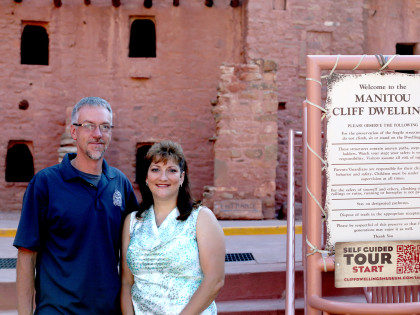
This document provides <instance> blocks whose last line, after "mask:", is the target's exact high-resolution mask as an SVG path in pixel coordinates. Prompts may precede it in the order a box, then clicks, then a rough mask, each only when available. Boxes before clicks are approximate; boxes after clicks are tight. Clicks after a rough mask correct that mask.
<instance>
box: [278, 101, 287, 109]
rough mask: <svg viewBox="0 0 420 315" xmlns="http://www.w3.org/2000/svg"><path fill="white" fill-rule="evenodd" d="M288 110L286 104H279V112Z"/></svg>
mask: <svg viewBox="0 0 420 315" xmlns="http://www.w3.org/2000/svg"><path fill="white" fill-rule="evenodd" d="M285 109H286V102H279V105H278V110H285Z"/></svg>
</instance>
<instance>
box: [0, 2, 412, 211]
mask: <svg viewBox="0 0 420 315" xmlns="http://www.w3.org/2000/svg"><path fill="white" fill-rule="evenodd" d="M227 2H228V1H226V0H214V6H213V7H212V8H208V7H206V6H205V5H204V4H203V1H183V2H182V5H181V6H179V7H174V6H173V5H172V1H154V2H153V6H152V8H150V9H146V8H144V7H143V6H142V5H139V1H138V0H125V1H122V2H121V6H119V7H118V8H115V7H113V6H112V4H111V1H109V0H95V1H92V3H91V4H90V5H89V6H87V5H85V4H84V2H83V1H81V0H80V1H76V0H68V1H63V6H62V7H60V8H55V7H54V6H52V5H51V3H52V2H51V1H47V0H30V1H22V2H20V3H16V2H14V1H12V0H10V1H1V2H0V39H1V40H0V52H1V56H3V59H2V61H0V99H1V100H2V101H1V105H0V114H1V115H0V117H2V127H3V128H2V132H1V133H0V157H1V158H2V160H3V165H5V162H4V161H5V159H6V154H7V149H8V144H9V141H10V140H23V141H26V142H31V143H32V144H33V148H32V149H31V152H32V154H33V157H34V166H35V171H36V172H37V171H39V170H40V169H42V168H45V167H47V166H50V165H53V164H55V163H57V159H58V158H59V153H58V151H57V150H58V149H59V147H60V145H65V146H67V145H69V143H68V141H67V140H62V139H61V136H62V135H63V133H69V125H70V121H69V117H70V115H69V113H67V114H66V112H69V110H71V108H72V106H73V105H74V103H75V102H77V101H78V100H79V99H80V98H82V97H84V96H88V95H98V96H102V97H104V98H106V99H107V100H109V101H110V103H111V105H113V109H114V124H115V126H116V128H115V130H114V132H113V141H112V142H111V145H110V147H109V149H108V152H107V153H106V158H107V160H108V162H109V163H110V164H111V165H113V166H116V167H118V168H120V169H121V170H122V171H123V172H124V173H125V174H126V175H127V176H128V177H129V178H130V180H131V181H132V182H134V177H135V164H136V160H135V152H136V147H137V145H138V144H139V143H143V142H146V143H149V142H154V141H159V140H162V139H165V138H169V139H172V140H175V141H179V142H180V143H181V144H182V146H183V148H184V150H185V153H186V155H187V158H188V162H189V167H190V177H191V182H192V184H193V193H194V196H195V197H196V198H197V199H200V198H201V195H202V193H203V191H204V188H203V187H204V186H206V185H216V186H217V187H219V188H220V187H231V182H232V183H233V182H235V181H236V182H239V181H238V180H234V178H235V176H238V178H241V179H242V178H244V179H247V181H252V178H256V177H259V176H260V175H259V172H260V171H261V169H260V165H256V164H255V162H257V161H258V162H260V163H261V162H263V161H265V160H266V158H267V156H269V157H270V162H272V163H275V162H274V161H273V160H272V159H273V154H275V153H273V152H274V151H275V150H274V149H271V148H274V147H271V145H274V144H273V137H272V136H271V134H272V133H271V131H270V133H267V131H265V128H266V126H270V127H269V128H272V124H273V123H276V124H277V128H278V131H277V135H278V136H277V138H278V139H277V146H278V149H277V160H278V163H277V167H276V168H275V170H276V188H275V200H276V203H275V211H276V212H278V211H279V210H280V208H281V205H282V203H283V202H284V201H285V200H286V199H287V181H286V178H287V153H288V152H287V151H288V148H287V130H288V129H289V128H293V129H295V130H302V126H301V123H302V121H301V117H302V114H301V104H302V100H304V99H305V93H306V80H305V78H306V56H307V55H311V54H314V55H321V54H327V55H329V54H332V55H335V54H341V55H362V54H376V53H378V52H381V53H382V54H389V55H393V54H395V52H396V44H397V43H418V42H420V32H419V31H418V30H419V29H420V28H419V25H418V24H419V23H420V22H419V21H420V10H419V9H418V5H416V1H387V3H386V5H383V1H382V0H381V1H380V0H354V1H348V0H294V1H283V0H274V1H271V0H252V1H241V5H240V6H239V7H237V8H232V7H230V6H229V5H227ZM325 8H328V9H327V10H326V9H325ZM343 8H345V10H343ZM331 12H334V14H331ZM136 16H141V17H148V16H150V17H151V18H153V19H155V21H156V29H157V34H158V36H157V38H156V46H157V57H156V58H128V57H127V55H128V51H127V50H128V42H129V29H130V24H129V23H130V19H132V18H133V17H136ZM28 21H31V22H28ZM215 21H217V23H215ZM32 22H33V23H34V24H40V25H43V26H45V27H46V29H47V32H48V34H49V39H50V46H49V65H48V66H40V65H21V64H20V39H21V32H22V26H23V25H24V24H25V23H32ZM389 25H392V27H391V28H390V27H389ZM174 38H176V40H174ZM322 74H327V72H325V71H324V72H323V73H322ZM222 75H225V77H224V79H223V81H222V80H221V76H222ZM241 76H242V77H241ZM260 76H261V78H259V77H260ZM241 78H242V79H244V80H241ZM254 79H258V80H254ZM245 80H248V81H245ZM218 85H219V87H218ZM216 97H217V100H218V101H217V102H214V101H213V100H215V99H216ZM23 100H26V101H27V102H28V105H29V106H28V107H27V109H26V110H23V109H24V108H25V107H22V106H21V108H22V109H19V104H20V103H21V102H22V101H23ZM210 102H211V104H209V103H210ZM280 104H284V105H281V106H280ZM212 105H213V106H212ZM247 109H250V111H251V112H252V113H251V112H247V111H246V110H247ZM213 115H214V116H213ZM238 117H239V118H241V120H236V119H237V118H238ZM235 120H236V121H235ZM254 123H258V124H259V125H260V126H261V127H262V128H261V129H258V128H255V125H254ZM241 124H242V125H243V127H242V128H241ZM233 125H234V127H232V126H233ZM209 139H211V141H209ZM214 140H216V141H214ZM296 140H297V141H296V144H297V147H296V151H295V156H296V163H295V168H296V184H297V191H296V196H295V197H296V200H297V201H299V200H301V195H302V190H301V188H302V186H303V183H302V179H301V174H302V171H301V170H302V168H301V161H302V150H303V148H302V146H300V144H299V139H296ZM254 144H261V149H262V150H263V152H264V153H263V155H262V156H261V158H260V160H259V159H250V158H247V157H246V156H244V153H243V152H244V150H246V149H248V148H254V146H253V145H254ZM267 146H269V148H270V149H269V150H265V149H263V148H265V147H267ZM66 150H67V149H66ZM233 150H235V152H241V156H238V154H236V153H235V154H231V153H232V152H233ZM226 152H229V153H228V154H226ZM216 160H219V161H223V162H224V163H225V168H223V169H221V168H220V167H219V166H220V165H221V164H220V162H216ZM254 168H255V171H254ZM244 170H245V171H246V172H248V174H246V175H241V174H240V173H241V172H242V173H243V172H244ZM4 172H5V167H3V169H0V200H3V202H2V208H4V209H0V210H5V211H11V210H19V209H20V206H19V205H20V203H21V196H22V194H23V192H24V190H25V188H26V185H27V183H8V182H6V181H5V174H4ZM216 172H217V176H215V175H216V174H215V173H216ZM223 172H227V175H223V174H222V173H223ZM270 176H271V175H270ZM215 178H217V180H216V179H215ZM229 178H232V180H231V182H229V181H228V179H229ZM222 179H223V182H221V181H222ZM258 180H259V179H258ZM220 185H221V186H220ZM237 185H238V187H237V189H239V190H238V191H236V192H234V193H233V195H234V198H237V199H245V198H248V199H253V198H255V196H254V195H253V192H252V191H253V190H252V189H248V187H247V186H246V183H245V184H242V183H239V184H237ZM218 194H219V191H217V192H215V193H214V194H213V195H212V196H214V198H222V197H221V196H219V195H218ZM207 195H208V193H207ZM265 204H270V203H263V206H262V207H263V209H265V207H266V206H265ZM17 205H18V206H17ZM269 207H271V206H269ZM270 209H272V208H270ZM270 211H271V210H270ZM270 211H268V210H267V209H265V210H264V211H263V212H264V216H265V218H268V216H267V215H266V214H267V213H269V212H270Z"/></svg>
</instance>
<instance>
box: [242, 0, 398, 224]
mask: <svg viewBox="0 0 420 315" xmlns="http://www.w3.org/2000/svg"><path fill="white" fill-rule="evenodd" d="M379 2H384V1H379ZM386 2H387V3H388V1H386ZM391 2H394V1H391ZM396 2H399V1H395V3H396ZM367 3H369V1H364V0H355V1H348V0H288V1H283V0H267V1H257V0H249V1H247V7H246V10H245V17H246V25H247V35H246V39H245V44H244V45H245V59H246V61H245V63H248V62H250V61H251V60H253V59H256V58H264V59H269V60H273V61H274V62H276V63H277V65H278V70H277V81H276V84H277V91H278V102H279V107H278V146H279V151H278V166H277V180H276V212H280V213H279V217H281V216H282V215H281V211H282V209H283V211H284V212H285V211H286V209H284V207H283V206H285V205H286V204H287V202H286V201H287V180H286V179H287V155H288V146H287V143H288V130H289V128H293V129H294V130H302V112H301V108H302V102H303V101H304V100H305V98H306V80H305V78H306V56H307V55H312V54H313V55H320V54H326V55H332V54H334V55H335V54H342V55H356V54H363V53H365V52H364V50H363V46H364V39H365V30H364V19H363V12H364V8H365V6H366V4H367ZM395 6H397V4H395ZM388 28H389V27H388ZM372 34H375V33H373V32H372ZM323 74H327V73H323ZM282 103H285V105H283V104H282ZM300 141H301V139H300V138H296V140H295V144H296V146H297V148H296V152H295V158H296V163H295V166H296V168H297V170H296V171H297V172H296V176H295V179H296V182H295V183H296V189H297V191H296V202H297V204H298V203H299V202H300V201H301V194H302V177H301V171H300V170H301V163H302V153H301V150H302V147H301V145H300Z"/></svg>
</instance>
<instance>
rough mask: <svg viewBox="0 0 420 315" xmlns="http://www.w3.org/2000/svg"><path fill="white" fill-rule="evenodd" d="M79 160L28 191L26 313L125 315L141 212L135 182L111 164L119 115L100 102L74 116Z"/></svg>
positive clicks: (19, 239)
mask: <svg viewBox="0 0 420 315" xmlns="http://www.w3.org/2000/svg"><path fill="white" fill-rule="evenodd" d="M70 128H71V129H70V131H71V135H72V138H73V139H74V140H75V141H76V146H77V155H76V154H67V155H66V156H65V157H64V159H63V161H62V162H61V163H60V164H58V165H55V166H52V167H48V168H46V169H44V170H42V171H40V172H39V173H37V174H36V175H35V176H34V178H33V179H32V180H31V182H30V183H29V185H28V188H27V190H26V192H25V196H24V198H23V207H22V214H21V219H20V222H19V227H18V230H17V234H16V238H15V241H14V243H13V245H14V246H16V247H17V248H18V260H17V267H16V269H17V277H16V286H17V298H18V312H19V315H24V314H25V315H26V314H32V312H33V297H34V291H35V292H36V296H35V304H36V308H35V314H77V315H82V314H89V315H92V314H119V313H120V307H119V292H120V277H119V273H118V266H119V257H120V256H119V252H120V243H121V228H122V223H123V220H124V217H125V215H126V214H127V213H128V212H131V211H133V210H135V209H136V208H137V206H138V203H137V199H136V197H135V194H134V192H133V188H132V186H131V183H130V182H129V180H128V179H127V177H126V176H125V175H123V174H122V173H121V172H120V171H119V170H117V169H116V168H113V167H110V166H108V164H107V163H106V161H105V160H104V153H105V151H106V149H107V147H108V145H109V143H110V141H111V131H112V128H113V126H112V110H111V107H110V105H109V104H108V102H107V101H105V100H103V99H101V98H99V97H86V98H84V99H82V100H80V101H79V102H78V103H77V104H76V105H75V106H74V108H73V111H72V125H71V127H70Z"/></svg>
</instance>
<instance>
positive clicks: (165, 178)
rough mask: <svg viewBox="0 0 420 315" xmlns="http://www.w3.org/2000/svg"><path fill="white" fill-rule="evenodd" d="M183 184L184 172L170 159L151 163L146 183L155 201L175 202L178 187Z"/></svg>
mask: <svg viewBox="0 0 420 315" xmlns="http://www.w3.org/2000/svg"><path fill="white" fill-rule="evenodd" d="M183 182H184V172H182V173H181V169H180V168H179V165H178V164H176V163H175V162H174V161H173V160H172V159H169V160H168V161H167V162H166V164H165V163H164V162H159V163H155V162H152V163H151V164H150V166H149V170H148V171H147V177H146V183H147V184H148V186H149V189H150V191H151V192H152V195H153V199H155V200H172V201H175V202H176V200H177V197H178V191H179V186H180V185H182V183H183Z"/></svg>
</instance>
